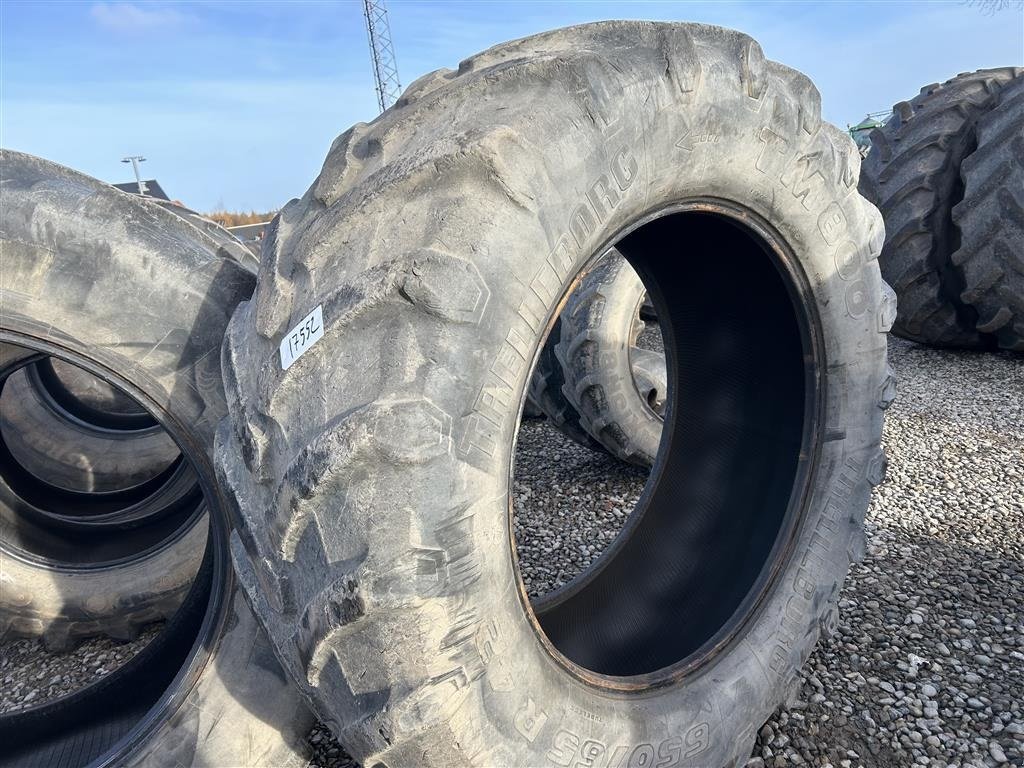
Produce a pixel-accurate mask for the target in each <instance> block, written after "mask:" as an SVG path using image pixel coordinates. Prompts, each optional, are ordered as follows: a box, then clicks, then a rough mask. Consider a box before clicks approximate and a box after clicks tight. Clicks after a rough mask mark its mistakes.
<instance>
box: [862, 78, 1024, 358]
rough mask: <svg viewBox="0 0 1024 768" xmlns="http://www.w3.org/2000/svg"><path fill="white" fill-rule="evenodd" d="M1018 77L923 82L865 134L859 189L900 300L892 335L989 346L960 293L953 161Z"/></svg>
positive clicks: (885, 272) (956, 163)
mask: <svg viewBox="0 0 1024 768" xmlns="http://www.w3.org/2000/svg"><path fill="white" fill-rule="evenodd" d="M1021 71H1022V70H1021V69H1019V68H1013V67H1004V68H1001V69H982V70H978V71H977V72H967V73H963V74H960V75H957V76H956V77H954V78H952V79H950V80H947V81H946V82H945V83H942V84H939V83H935V84H932V85H927V86H925V87H924V88H922V89H921V92H920V93H919V94H918V95H917V96H915V97H914V98H913V99H911V100H910V101H901V102H899V103H898V104H896V105H895V106H894V107H893V113H892V117H891V118H890V119H889V120H888V122H886V123H885V125H883V126H882V127H881V128H876V129H875V130H874V131H872V132H871V137H870V138H871V144H872V149H871V151H870V152H869V153H868V155H867V157H866V158H865V160H864V164H863V166H862V168H861V176H860V190H861V193H862V194H863V195H864V196H865V197H866V198H868V200H870V201H871V202H872V203H874V204H875V205H876V206H878V209H879V210H880V211H881V212H882V216H883V218H884V219H885V229H886V236H885V245H884V246H883V248H882V255H881V256H880V257H879V265H880V266H881V268H882V277H884V278H885V280H886V282H888V283H889V284H890V285H891V286H892V287H893V289H894V290H895V291H896V295H897V296H898V297H899V313H898V315H897V318H896V323H895V324H894V325H893V332H894V333H896V334H897V335H899V336H903V337H904V338H907V339H910V340H912V341H918V342H921V343H924V344H932V345H935V346H940V347H966V348H979V349H981V348H986V347H989V346H991V338H990V337H988V336H986V335H984V334H982V333H981V332H980V331H978V330H977V328H976V324H977V313H976V312H975V310H974V309H973V308H971V307H970V306H969V305H967V304H965V303H964V302H963V301H962V299H961V297H960V294H961V293H962V292H963V290H964V286H963V284H962V281H961V279H960V276H959V275H958V274H957V272H956V270H955V269H954V268H953V263H952V261H951V256H952V254H953V252H954V251H955V250H956V249H957V248H958V247H959V244H960V235H959V232H958V231H957V228H956V226H955V225H954V222H953V218H952V210H953V206H955V205H956V204H957V203H958V202H959V201H960V199H961V198H962V196H963V186H962V183H961V180H960V163H961V162H962V161H963V159H964V158H965V157H967V156H968V155H969V154H970V153H971V152H972V151H973V150H974V147H975V145H976V143H977V139H976V135H975V125H976V123H977V120H978V118H979V117H981V115H983V114H984V113H985V112H986V111H987V110H988V109H990V108H991V107H992V105H993V104H994V103H995V101H996V98H997V97H998V94H999V90H1000V88H1001V87H1002V86H1003V85H1005V84H1006V83H1007V82H1009V81H1010V80H1011V79H1012V78H1014V77H1016V76H1018V75H1019V74H1020V72H1021Z"/></svg>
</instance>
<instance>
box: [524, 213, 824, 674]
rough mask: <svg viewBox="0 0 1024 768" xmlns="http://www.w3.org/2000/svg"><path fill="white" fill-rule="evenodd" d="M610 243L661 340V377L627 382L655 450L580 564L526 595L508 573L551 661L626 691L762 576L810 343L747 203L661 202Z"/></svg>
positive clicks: (800, 431)
mask: <svg viewBox="0 0 1024 768" xmlns="http://www.w3.org/2000/svg"><path fill="white" fill-rule="evenodd" d="M615 245H616V247H617V248H618V250H619V251H620V252H621V253H622V255H623V256H624V257H625V258H626V259H627V260H628V261H629V263H630V265H631V266H632V267H633V268H634V269H635V270H636V272H637V274H638V275H640V277H641V278H642V280H643V283H644V285H645V287H646V288H647V290H648V292H649V294H650V297H651V300H652V303H653V313H654V314H656V316H657V321H658V326H659V327H660V331H661V340H662V341H663V344H664V354H665V361H666V363H665V364H666V371H667V391H662V392H660V393H659V392H657V389H656V388H655V387H648V388H647V389H646V390H644V389H642V388H638V397H640V398H641V399H642V400H643V401H644V402H645V404H647V405H648V406H649V407H651V408H652V409H654V410H656V411H657V410H658V409H659V407H660V408H661V409H662V411H661V412H662V413H663V416H664V428H663V430H662V433H661V439H660V443H659V446H658V450H657V457H656V459H655V461H654V463H653V466H652V468H651V471H650V475H649V477H647V479H646V483H644V485H643V490H642V492H640V493H639V494H638V495H639V500H638V501H637V502H636V504H635V506H634V507H633V508H632V510H631V511H627V515H626V516H625V519H624V521H622V522H621V530H619V531H618V532H617V535H615V536H614V540H612V541H610V542H608V541H606V540H603V539H602V540H601V541H597V542H594V545H595V548H596V549H597V550H603V552H601V553H600V556H599V557H596V558H595V559H594V560H593V561H592V562H591V563H590V564H589V567H587V568H586V569H585V570H583V572H582V573H580V574H579V575H577V576H575V578H573V579H572V580H571V581H570V582H569V583H567V584H564V585H562V586H559V587H557V588H555V589H553V590H552V591H549V592H548V593H547V594H542V595H541V594H538V591H539V590H537V589H536V588H533V589H530V585H529V584H527V583H526V580H524V579H523V572H522V570H520V579H521V587H522V590H521V591H522V594H523V595H524V597H525V596H528V597H529V599H530V613H531V619H532V622H533V624H534V627H535V629H536V630H537V632H538V635H539V636H540V638H541V640H542V642H543V644H544V645H545V647H546V648H547V649H548V651H549V652H550V653H551V654H552V655H553V656H554V657H555V658H556V660H558V661H559V662H560V663H562V664H563V666H565V667H566V668H568V669H569V670H570V671H572V672H573V673H574V674H576V675H577V676H579V677H581V678H582V679H584V680H586V681H588V682H590V683H592V684H595V685H599V686H609V687H613V688H618V689H626V690H639V689H644V688H647V687H651V686H658V685H663V684H665V683H666V682H671V681H672V680H675V679H678V678H679V677H680V676H681V675H683V674H686V673H687V672H688V671H691V670H693V669H695V668H696V667H698V666H700V665H701V664H703V663H705V662H706V661H707V660H708V659H710V658H711V657H712V656H713V655H714V654H715V653H716V652H717V651H719V650H721V649H722V648H723V647H725V646H726V645H727V644H728V643H729V641H730V640H731V639H732V638H733V637H734V636H735V634H736V632H737V631H738V629H739V627H741V626H742V625H744V624H745V623H746V622H747V621H748V620H749V619H750V617H751V616H752V615H753V614H754V613H755V612H756V609H757V606H758V605H759V603H760V602H761V600H762V599H763V596H764V595H765V594H766V592H767V591H768V589H769V588H770V586H771V585H772V584H773V583H774V580H775V578H776V576H777V574H778V572H779V570H780V565H781V562H782V561H783V560H784V559H785V556H786V554H787V552H788V551H789V548H790V544H791V542H792V539H793V536H794V535H795V531H796V528H797V523H798V520H799V518H800V516H801V509H802V506H803V504H804V501H805V497H806V491H807V488H808V485H809V482H808V481H809V472H810V466H811V464H812V461H811V459H812V457H813V456H814V455H815V454H816V449H817V437H816V435H817V431H818V417H817V408H818V403H819V402H820V401H821V398H820V395H819V392H818V389H817V388H818V387H819V386H820V384H819V383H818V379H817V377H816V375H815V363H816V360H817V350H818V349H820V341H819V340H818V337H817V336H816V335H815V333H816V332H812V330H811V329H812V328H815V327H816V326H815V325H814V323H813V321H812V319H811V318H810V317H809V315H808V310H806V309H804V307H807V306H810V304H809V300H808V293H809V286H808V285H807V284H806V280H805V278H804V277H803V275H802V272H800V271H799V270H798V269H797V268H796V267H795V266H794V265H795V260H794V259H793V258H792V257H791V256H790V255H788V251H787V249H786V248H785V247H784V245H783V244H782V241H781V239H780V238H778V237H777V236H775V235H774V233H773V232H772V231H771V229H770V228H769V227H768V226H767V225H766V224H764V223H763V222H760V221H759V220H757V219H756V217H754V216H753V214H751V213H750V212H748V211H744V210H740V209H737V208H733V207H731V206H729V205H726V204H725V203H719V202H710V201H700V202H695V203H689V204H683V205H679V206H676V207H675V208H674V209H673V211H672V212H669V213H666V214H656V215H654V216H652V217H651V218H650V219H648V220H647V221H646V223H642V224H641V225H639V226H636V227H634V228H633V229H631V230H630V231H629V232H628V233H627V234H626V235H625V236H624V237H621V239H619V240H618V242H616V243H615ZM584 280H585V278H584ZM572 303H573V302H572V300H571V299H570V301H569V305H570V306H572ZM651 311H652V310H651V309H650V308H649V307H647V308H645V311H644V314H647V315H649V314H650V313H651ZM633 367H634V369H636V365H635V362H634V364H633ZM638 379H639V377H635V380H638ZM659 395H660V397H662V398H663V401H662V402H663V405H661V406H659V399H658V398H659ZM652 396H653V397H652ZM523 429H524V426H523V425H521V427H520V439H521V438H522V437H523ZM528 444H529V443H528V442H527V443H526V445H528ZM522 450H523V449H522V447H519V448H517V455H516V461H515V462H514V467H515V471H516V472H518V473H519V474H522V472H523V469H524V466H523V462H522ZM516 482H517V483H518V484H519V485H517V486H516V493H515V494H514V501H513V504H512V508H513V514H514V515H515V521H514V524H515V526H516V527H515V529H514V531H515V534H516V543H515V546H516V550H517V552H516V555H517V559H518V561H520V562H521V563H525V564H526V565H529V561H530V559H531V558H535V557H536V555H535V554H534V545H532V544H531V543H530V542H529V541H527V540H524V534H528V533H530V525H524V523H523V521H524V520H527V521H529V520H530V519H531V518H532V517H534V516H535V515H536V511H535V510H534V509H532V508H531V498H530V496H531V494H525V497H524V494H522V493H521V492H520V486H521V485H522V484H523V480H522V479H521V478H520V477H518V476H517V477H516ZM549 482H550V481H549ZM595 496H599V494H595ZM580 501H582V506H587V505H588V504H589V505H590V506H591V507H595V506H598V505H597V504H595V502H594V499H593V498H590V499H581V500H578V503H579V502H580ZM551 551H552V547H551V546H550V545H549V546H547V547H546V551H545V549H544V548H542V552H541V554H542V555H543V556H544V557H547V558H549V559H551ZM524 553H525V559H524ZM624 678H625V679H626V680H623V679H624Z"/></svg>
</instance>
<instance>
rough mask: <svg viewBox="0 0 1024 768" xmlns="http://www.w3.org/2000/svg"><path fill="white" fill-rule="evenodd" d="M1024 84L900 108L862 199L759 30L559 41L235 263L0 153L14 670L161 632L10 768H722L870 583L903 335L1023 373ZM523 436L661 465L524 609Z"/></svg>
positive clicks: (163, 223) (380, 124)
mask: <svg viewBox="0 0 1024 768" xmlns="http://www.w3.org/2000/svg"><path fill="white" fill-rule="evenodd" d="M1022 93H1024V92H1022V90H1021V84H1020V73H1019V72H1018V71H1015V70H998V71H993V72H989V73H978V74H976V75H970V76H963V77H962V78H958V79H957V80H954V81H952V82H951V83H949V84H947V85H946V86H942V87H935V88H933V89H931V90H930V91H929V92H928V93H927V94H922V96H921V97H919V98H918V99H916V100H915V101H913V102H910V103H908V104H905V105H897V110H896V113H897V114H896V117H894V119H893V120H891V121H890V123H889V124H888V125H887V126H886V128H885V129H884V131H882V132H880V133H879V134H878V135H877V136H876V139H875V141H876V146H875V149H874V150H873V151H872V153H871V154H870V155H869V157H868V160H867V161H866V162H867V167H868V168H869V169H870V170H871V173H870V174H866V175H865V176H862V175H861V173H860V164H861V157H860V154H859V153H858V151H857V148H856V147H855V145H854V144H853V142H852V140H851V139H850V138H849V137H848V136H847V135H846V134H844V133H843V132H842V131H839V130H837V129H836V128H834V127H833V126H831V125H830V124H828V123H826V122H823V121H822V119H821V114H820V99H819V95H818V92H817V90H816V89H815V87H814V86H813V84H812V83H811V82H810V81H809V80H808V79H807V78H806V77H805V76H803V75H802V74H800V73H798V72H796V71H794V70H792V69H789V68H787V67H785V66H782V65H780V64H777V63H775V62H773V61H770V60H767V59H766V58H765V57H764V55H763V53H762V51H761V49H760V47H759V46H758V44H757V43H756V42H755V41H753V40H752V39H750V38H749V37H747V36H745V35H742V34H739V33H737V32H733V31H729V30H725V29H721V28H717V27H710V26H704V25H696V24H658V23H643V22H605V23H599V24H591V25H585V26H580V27H573V28H569V29H564V30H558V31H554V32H550V33H546V34H542V35H538V36H535V37H531V38H527V39H524V40H519V41H514V42H510V43H506V44H503V45H499V46H497V47H495V48H492V49H490V50H487V51H485V52H483V53H481V54H479V55H477V56H474V57H471V58H469V59H466V60H465V61H463V62H462V63H461V64H459V66H458V68H457V69H456V70H448V69H445V70H439V71H437V72H433V73H431V74H428V75H426V76H424V77H422V78H420V79H419V80H417V81H416V82H415V83H413V84H412V85H411V86H410V87H409V88H408V89H407V90H406V92H405V93H404V95H403V96H402V98H401V99H400V100H399V101H398V102H397V103H396V105H395V106H394V107H392V108H391V109H389V110H387V111H386V112H385V113H384V114H382V115H381V116H380V117H379V118H377V119H376V120H374V121H373V122H372V123H370V124H358V125H356V126H353V127H352V128H350V129H349V130H348V131H346V132H345V133H343V134H342V135H341V136H340V137H338V139H337V140H336V141H335V142H334V144H333V146H331V148H330V151H329V153H328V155H327V158H326V161H325V162H324V165H323V168H322V170H321V172H320V175H319V176H318V177H317V178H316V179H315V180H314V182H313V184H312V186H310V188H309V189H308V190H307V191H306V193H305V194H304V195H303V196H302V197H301V198H298V199H295V200H292V201H291V202H290V203H288V204H287V205H286V206H285V207H284V209H283V210H282V211H281V212H280V213H279V214H278V216H277V217H276V218H275V219H274V221H273V222H272V223H271V225H270V227H269V230H268V233H267V236H266V237H265V239H264V241H263V248H262V253H261V255H260V259H259V263H258V264H256V263H255V262H254V261H253V260H252V259H251V257H250V256H249V254H248V252H247V251H246V250H245V249H244V248H243V247H241V246H240V244H238V243H237V242H236V241H234V240H233V239H232V238H231V236H230V235H228V234H227V233H225V232H223V231H222V230H219V229H218V228H217V227H215V226H214V225H211V223H210V222H206V221H205V220H203V219H201V217H198V216H197V215H196V214H194V213H193V212H191V211H188V210H187V209H181V208H180V207H177V206H173V205H171V206H167V205H160V204H156V203H154V202H152V201H149V200H146V199H144V198H139V197H136V196H132V195H128V194H126V193H123V192H120V191H118V190H115V189H113V188H112V187H109V186H107V185H105V184H103V183H101V182H98V181H96V180H94V179H90V178H88V177H86V176H83V175H81V174H79V173H76V172H74V171H71V170H68V169H66V168H63V167H60V166H57V165H55V164H53V163H50V162H47V161H45V160H40V159H38V158H35V157H31V156H28V155H23V154H19V153H17V152H10V151H5V152H4V153H3V158H2V174H0V176H2V178H0V202H2V210H0V247H2V249H3V251H2V262H3V263H2V268H0V279H2V283H0V300H2V305H0V365H2V369H0V382H2V392H0V406H2V412H0V462H2V470H3V471H2V478H0V480H2V483H0V525H2V528H0V532H2V534H3V536H2V540H0V587H2V595H0V637H2V638H5V639H10V638H20V637H40V638H42V639H43V641H44V642H45V643H46V644H47V645H49V646H50V647H52V648H55V649H66V648H68V647H71V646H73V645H74V644H76V643H77V642H79V641H80V640H82V639H84V638H88V637H91V636H95V635H107V636H110V637H113V638H116V639H129V638H132V637H135V636H136V635H137V634H138V633H139V632H140V630H141V629H142V628H144V627H145V626H146V625H148V624H150V623H152V622H154V621H157V620H165V621H166V624H165V625H164V627H163V629H162V631H161V632H160V633H159V634H158V635H157V636H156V639H154V640H152V641H150V642H149V643H148V645H146V646H145V648H144V649H143V650H142V651H141V652H140V653H139V654H138V655H137V656H135V657H134V658H133V659H132V660H131V661H129V662H127V663H126V664H125V665H124V666H123V667H121V668H120V669H118V670H116V671H114V672H112V673H111V674H109V675H106V676H105V677H103V678H102V679H101V680H100V681H99V682H97V683H94V684H92V685H89V686H87V687H86V688H83V689H82V690H80V691H78V692H76V693H74V694H71V695H69V696H66V697H64V698H61V699H57V700H55V701H51V702H44V703H42V704H39V705H38V706H34V707H28V708H25V709H22V710H19V711H16V712H13V713H9V714H6V715H2V716H0V744H3V745H4V747H3V751H2V753H0V765H4V766H7V765H11V766H14V765H17V766H58V767H60V768H72V767H73V766H84V765H93V764H95V765H105V766H106V765H132V766H135V765H139V766H163V765H180V766H211V765H218V766H220V765H232V766H289V765H302V764H303V762H304V759H305V735H306V734H307V733H308V732H309V729H310V727H311V724H312V722H313V720H314V713H315V716H316V717H317V718H319V719H320V720H321V721H322V722H324V723H325V724H326V725H327V726H328V727H329V728H330V730H331V731H332V732H333V733H334V735H335V736H336V737H337V738H338V739H339V740H340V741H341V743H342V744H343V745H344V746H345V748H346V749H347V750H348V751H349V752H350V753H351V754H352V755H353V756H354V757H355V758H356V759H357V760H359V761H360V762H361V764H362V765H364V766H367V768H371V767H375V768H401V766H466V767H467V768H471V767H480V768H482V767H484V766H534V765H556V766H570V765H593V766H605V765H607V766H620V765H621V766H643V767H644V768H648V767H652V766H658V768H671V767H672V766H705V767H707V766H714V767H717V768H724V767H726V766H729V767H730V768H733V767H735V766H738V765H742V764H743V763H744V762H745V760H746V758H747V756H748V755H749V752H750V749H751V747H752V745H753V742H754V739H755V736H756V734H757V731H758V729H759V728H760V726H761V724H762V723H763V722H764V721H765V719H766V718H768V716H769V715H770V714H771V713H772V711H773V710H774V709H775V708H776V707H777V706H778V705H779V704H780V703H782V702H783V701H784V700H786V699H787V697H789V696H790V695H791V694H792V693H793V691H794V690H795V689H796V686H797V683H798V676H797V673H798V670H799V669H800V667H801V666H802V664H803V663H804V662H805V661H806V659H807V657H808V656H809V654H810V653H811V651H812V649H813V648H814V645H815V643H816V642H817V640H818V638H819V637H820V636H821V635H822V633H825V632H828V631H829V630H830V628H832V627H833V626H834V623H835V616H836V610H837V599H838V594H839V590H840V588H841V586H842V584H843V581H844V579H845V577H846V573H847V570H848V568H849V566H850V564H851V562H852V561H854V560H856V559H857V558H859V557H860V556H862V554H863V551H864V534H863V518H864V514H865V511H866V508H867V503H868V498H869V495H870V492H871V487H872V486H873V485H877V484H878V483H879V482H881V481H882V479H883V477H884V473H885V457H884V454H883V452H882V450H881V448H880V440H881V429H882V420H883V413H884V410H885V408H886V407H887V406H888V405H889V403H891V402H892V399H893V397H894V395H895V382H894V379H893V375H892V372H891V370H890V369H889V367H888V366H887V364H886V344H887V342H886V339H887V333H888V331H889V329H890V327H891V326H892V325H893V323H894V322H897V323H899V325H898V326H897V328H898V329H899V330H900V332H902V333H905V334H907V335H910V336H913V337H915V338H922V339H923V338H925V337H930V336H932V335H933V334H939V337H941V338H939V337H936V338H935V339H930V340H934V341H936V343H944V344H963V345H971V344H973V345H976V346H995V345H1002V346H1003V347H1006V348H1009V349H1015V348H1018V347H1019V345H1020V344H1021V339H1022V334H1021V331H1022V323H1024V311H1022V305H1021V294H1020V287H1021V286H1020V281H1021V279H1022V277H1024V270H1022V269H1021V262H1020V254H1021V252H1020V247H1019V238H1020V233H1021V231H1022V227H1021V217H1020V212H1021V205H1020V201H1021V173H1020V171H1021V164H1020V160H1021V157H1022V153H1021V152H1020V151H1019V150H1020V148H1021V144H1022V141H1024V139H1022V136H1021V107H1022V104H1024V101H1022V98H1024V96H1022ZM933 123H934V124H933ZM1007 147H1010V148H1014V149H1013V152H1014V153H1011V154H1008V151H1007V149H1006V148H1007ZM858 179H860V185H861V191H859V190H858ZM865 196H866V197H867V198H868V199H870V200H872V201H874V202H875V204H876V205H878V206H879V207H880V208H881V209H882V210H883V212H884V213H886V214H887V215H889V216H891V217H893V219H894V221H895V222H896V223H895V224H890V225H889V236H888V239H887V238H886V234H885V232H886V229H885V227H883V222H882V217H881V215H880V214H879V212H878V210H877V209H876V208H875V206H874V205H872V204H871V203H870V202H869V201H868V199H865ZM398 212H400V214H401V215H398ZM880 255H881V256H882V258H883V259H886V260H887V261H883V263H882V265H881V266H882V270H883V271H886V270H887V271H888V273H889V275H890V276H891V278H892V279H894V280H895V281H896V284H897V287H898V289H899V290H900V291H901V292H902V293H904V294H910V298H908V299H907V305H906V309H901V310H900V312H901V313H902V314H897V309H896V297H895V295H894V293H893V291H892V290H891V289H890V288H889V287H888V285H887V284H886V282H885V281H884V280H883V275H882V274H881V272H880V269H879V256H880ZM524 414H542V415H543V416H544V417H546V418H547V419H548V420H549V421H550V422H551V424H552V425H553V426H554V427H556V428H557V429H559V430H561V431H563V432H564V433H565V434H567V435H569V436H570V437H571V438H572V439H574V440H576V441H577V442H579V443H580V444H582V445H585V446H587V447H588V448H591V449H593V450H596V451H603V452H607V453H608V454H610V455H611V456H614V457H616V458H618V459H621V460H622V461H625V462H629V463H632V464H635V465H639V466H642V467H647V468H649V469H650V477H649V479H648V482H647V485H646V487H645V490H644V493H643V495H642V497H641V499H640V501H639V502H638V504H637V508H636V510H634V512H633V514H632V515H631V516H630V518H629V520H628V522H627V523H626V525H625V528H624V529H623V531H622V533H621V534H619V536H618V538H616V539H615V541H614V542H613V543H612V544H611V546H610V547H609V548H608V550H607V551H606V552H605V553H604V555H603V556H602V557H601V558H600V559H599V560H598V561H597V563H596V564H595V565H594V566H592V567H591V568H589V569H588V570H587V571H585V572H584V573H583V574H581V575H580V576H579V577H578V578H576V579H574V580H573V581H571V582H570V583H569V584H567V585H565V586H563V587H560V588H559V589H557V590H555V591H554V592H551V593H549V594H547V595H543V596H541V597H539V598H536V599H533V600H531V599H530V598H529V597H528V595H527V592H526V589H525V588H524V585H523V579H522V578H521V576H520V575H519V571H518V566H517V555H516V544H515V537H514V535H513V526H512V502H511V499H512V494H511V493H510V483H511V475H512V467H513V464H514V447H515V442H516V434H517V430H518V428H519V425H520V421H521V419H522V418H523V417H524Z"/></svg>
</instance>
